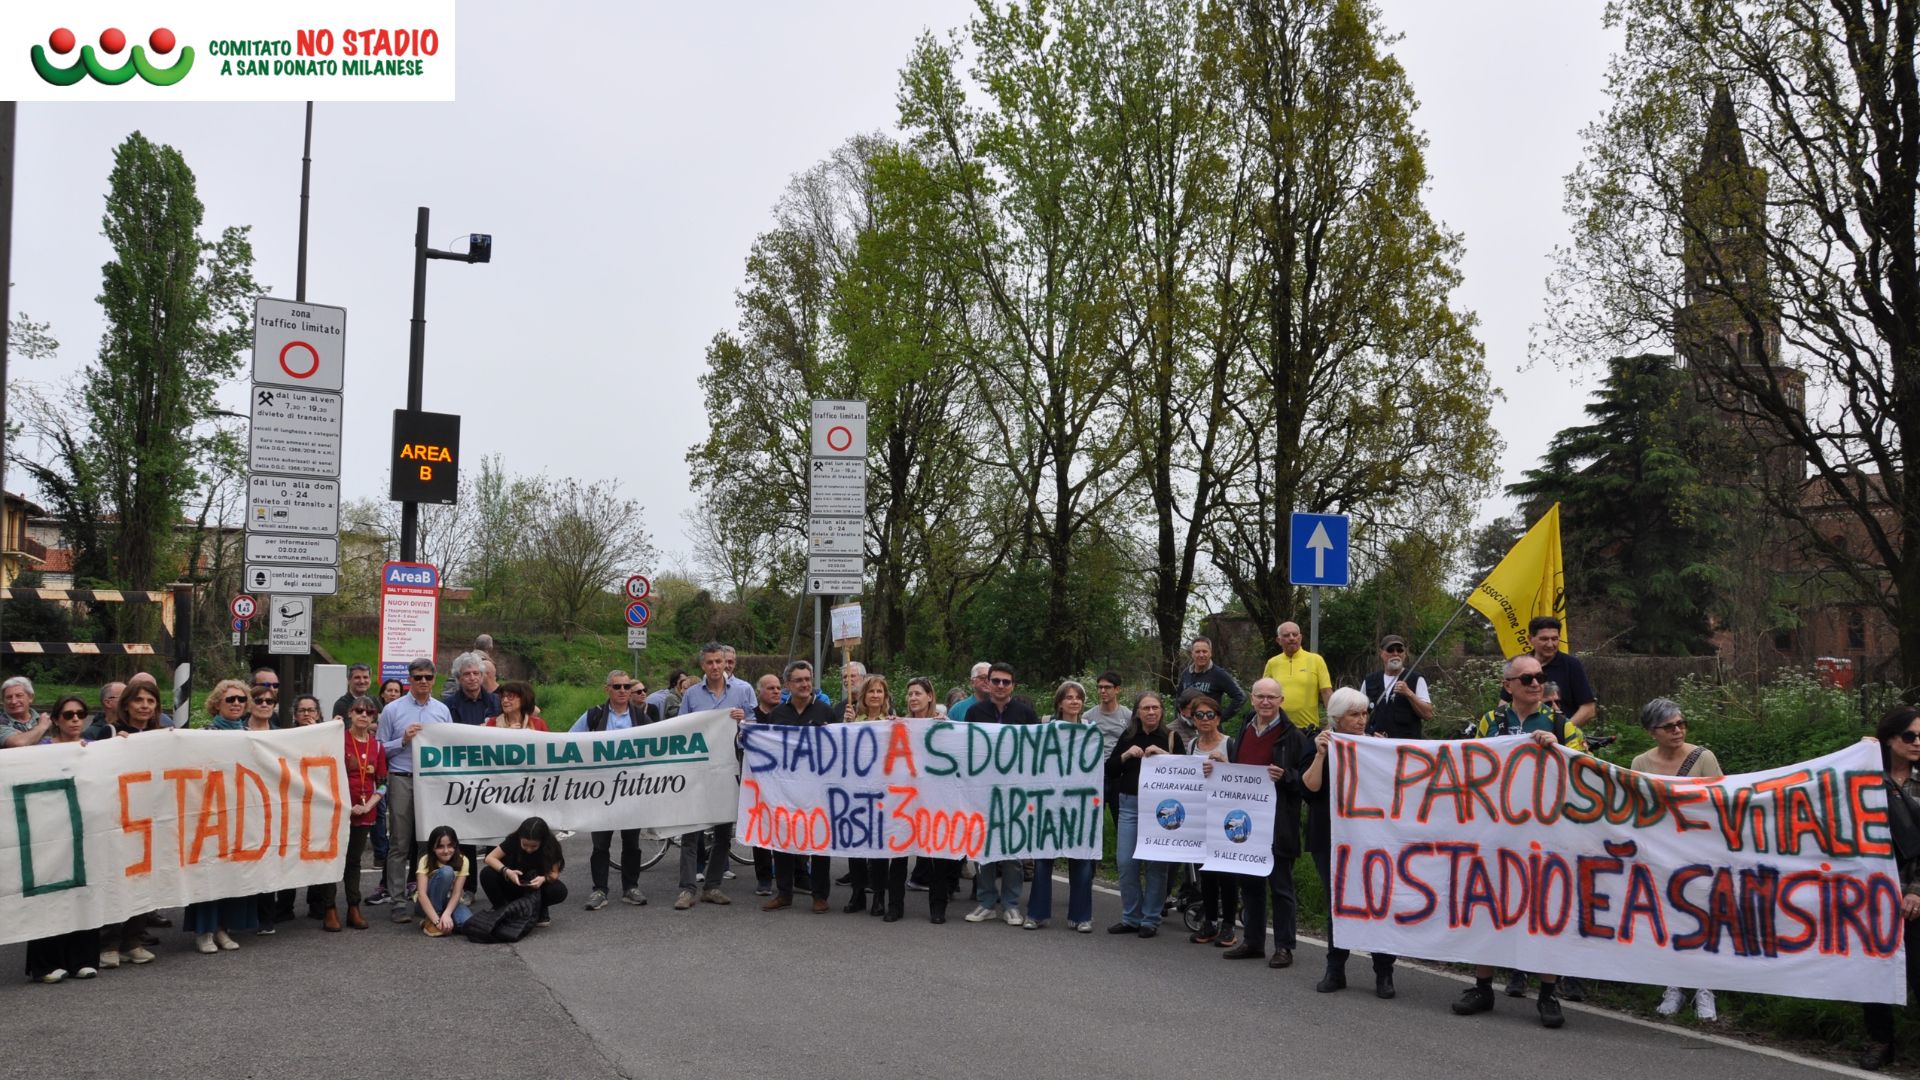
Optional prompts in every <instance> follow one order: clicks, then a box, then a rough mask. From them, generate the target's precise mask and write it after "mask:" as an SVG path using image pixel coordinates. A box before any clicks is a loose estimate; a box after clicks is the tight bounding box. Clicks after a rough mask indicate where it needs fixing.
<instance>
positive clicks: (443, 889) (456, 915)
mask: <svg viewBox="0 0 1920 1080" xmlns="http://www.w3.org/2000/svg"><path fill="white" fill-rule="evenodd" d="M427 899H429V900H431V901H433V910H435V911H445V910H447V901H448V900H450V899H458V897H455V896H454V895H453V867H451V866H443V867H441V868H440V869H438V870H435V871H434V872H433V873H431V874H429V875H428V876H427ZM472 917H473V912H472V911H470V910H468V908H467V905H465V904H458V905H455V907H454V909H453V928H454V929H455V930H458V929H460V928H461V927H463V926H465V925H467V920H468V919H470V918H472Z"/></svg>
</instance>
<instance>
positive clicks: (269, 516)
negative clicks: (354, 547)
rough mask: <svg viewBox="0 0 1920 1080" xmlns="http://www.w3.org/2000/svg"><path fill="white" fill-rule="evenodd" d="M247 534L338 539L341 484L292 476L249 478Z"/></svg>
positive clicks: (255, 476)
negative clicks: (334, 537)
mask: <svg viewBox="0 0 1920 1080" xmlns="http://www.w3.org/2000/svg"><path fill="white" fill-rule="evenodd" d="M247 531H248V532H265V533H288V534H290V535H294V536H336V535H338V534H339V532H340V482H339V481H337V480H315V479H302V478H296V477H292V476H260V475H254V476H249V477H247Z"/></svg>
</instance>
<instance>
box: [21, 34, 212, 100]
mask: <svg viewBox="0 0 1920 1080" xmlns="http://www.w3.org/2000/svg"><path fill="white" fill-rule="evenodd" d="M75 44H76V39H75V38H74V36H73V31H71V30H69V29H67V28H66V27H64V26H62V27H60V28H59V29H57V30H55V31H54V32H53V33H52V34H50V35H48V36H47V43H46V44H45V45H35V46H34V47H33V69H34V70H35V71H37V72H39V73H40V77H41V78H42V79H45V80H46V81H48V82H50V83H52V84H53V85H55V86H72V85H73V84H74V83H77V82H79V81H80V80H81V79H84V78H86V77H87V76H89V75H91V76H93V78H94V81H96V82H101V83H105V84H106V85H108V86H118V85H120V84H121V83H124V82H127V81H128V80H130V79H132V78H133V77H134V76H135V75H138V76H140V77H141V78H142V79H145V80H146V81H148V82H150V83H152V84H153V85H155V86H172V85H173V84H174V83H177V82H179V81H180V80H181V79H184V78H186V77H187V72H189V71H191V70H193V46H191V45H188V46H184V47H182V48H181V50H180V56H179V59H177V60H175V61H174V63H173V66H172V67H164V68H163V67H155V66H154V64H153V62H152V61H150V60H148V59H147V49H148V48H151V49H152V50H153V52H154V54H155V55H156V56H165V55H167V54H168V53H170V52H172V51H173V47H174V45H175V44H176V42H175V40H174V36H173V31H171V30H169V29H167V28H166V27H164V26H163V27H160V28H159V29H157V30H155V31H154V32H153V33H152V34H150V35H148V37H147V45H146V48H143V47H141V46H139V45H135V46H134V47H133V49H132V51H131V53H130V54H129V55H128V57H127V61H126V63H124V64H121V65H120V66H119V67H109V66H107V64H106V63H105V62H103V61H102V60H101V59H100V53H105V54H106V55H108V56H118V55H120V52H121V50H123V49H125V48H126V47H127V35H125V34H123V33H121V32H120V31H119V30H118V29H116V28H114V27H111V26H110V27H108V28H106V29H105V30H102V31H101V32H100V50H99V52H96V51H94V47H93V46H91V45H82V46H80V58H79V59H77V60H75V61H74V62H73V63H72V64H70V65H68V66H66V67H61V66H59V65H58V64H56V63H55V62H54V61H53V60H52V59H51V58H50V57H48V55H47V52H48V50H52V52H53V54H54V55H55V56H66V55H67V54H68V53H71V52H72V51H73V47H74V45H75Z"/></svg>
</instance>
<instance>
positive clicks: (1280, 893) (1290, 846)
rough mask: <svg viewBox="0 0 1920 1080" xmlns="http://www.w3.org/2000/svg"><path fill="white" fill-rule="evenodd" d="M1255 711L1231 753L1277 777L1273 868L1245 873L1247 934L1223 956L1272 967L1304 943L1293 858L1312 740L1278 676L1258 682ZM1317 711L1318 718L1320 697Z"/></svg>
mask: <svg viewBox="0 0 1920 1080" xmlns="http://www.w3.org/2000/svg"><path fill="white" fill-rule="evenodd" d="M1252 696H1253V715H1252V716H1251V717H1249V718H1248V719H1247V722H1246V723H1245V724H1242V725H1241V726H1240V734H1239V735H1238V736H1237V737H1235V738H1234V740H1233V746H1232V747H1231V749H1230V750H1229V752H1228V754H1227V758H1228V760H1229V761H1230V762H1231V763H1233V764H1235V765H1259V766H1264V767H1265V768H1266V770H1267V778H1268V779H1270V780H1272V781H1273V794H1274V799H1273V871H1272V872H1271V873H1269V874H1267V875H1265V876H1260V875H1256V874H1241V875H1239V877H1240V910H1241V912H1242V913H1244V918H1243V919H1242V921H1243V922H1245V923H1246V933H1245V934H1243V935H1241V938H1240V944H1238V945H1235V946H1234V947H1233V948H1231V949H1228V950H1227V951H1226V952H1223V953H1221V954H1220V957H1221V959H1223V960H1259V959H1263V958H1264V959H1265V960H1266V961H1267V966H1268V967H1270V968H1285V967H1292V966H1293V950H1294V949H1295V948H1297V947H1298V946H1299V911H1300V904H1299V901H1298V899H1297V898H1296V897H1295V896H1294V893H1293V862H1294V860H1295V859H1298V858H1299V857H1300V794H1301V791H1302V788H1301V785H1300V776H1301V774H1302V773H1303V772H1305V771H1306V768H1307V766H1309V765H1311V764H1312V763H1313V743H1312V741H1311V740H1309V739H1308V737H1307V735H1306V732H1305V731H1303V730H1302V729H1301V728H1300V727H1299V726H1298V723H1299V722H1298V719H1297V718H1296V717H1294V716H1293V714H1291V713H1289V712H1287V711H1286V705H1287V701H1288V697H1287V694H1286V691H1285V690H1284V689H1283V688H1282V687H1281V685H1280V681H1279V680H1278V679H1270V678H1266V677H1264V676H1263V677H1261V678H1260V679H1259V680H1257V681H1255V682H1254V684H1253V695H1252ZM1313 715H1314V717H1315V718H1316V719H1318V717H1319V715H1320V702H1319V701H1318V700H1316V701H1315V702H1314V706H1313ZM1269 903H1271V905H1272V908H1273V922H1272V926H1273V955H1271V956H1268V955H1267V926H1268V922H1267V908H1268V905H1269Z"/></svg>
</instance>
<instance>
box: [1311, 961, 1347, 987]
mask: <svg viewBox="0 0 1920 1080" xmlns="http://www.w3.org/2000/svg"><path fill="white" fill-rule="evenodd" d="M1313 988H1314V989H1315V990H1317V991H1319V992H1320V993H1322V994H1331V993H1333V992H1334V991H1336V990H1345V989H1346V988H1347V965H1345V964H1341V963H1336V962H1335V961H1334V960H1333V959H1332V958H1328V960H1327V973H1326V974H1325V975H1322V976H1320V981H1319V982H1317V983H1314V984H1313Z"/></svg>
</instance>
